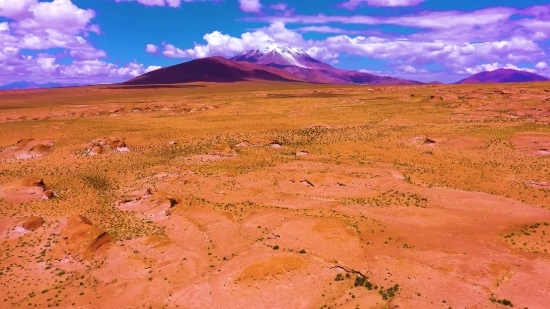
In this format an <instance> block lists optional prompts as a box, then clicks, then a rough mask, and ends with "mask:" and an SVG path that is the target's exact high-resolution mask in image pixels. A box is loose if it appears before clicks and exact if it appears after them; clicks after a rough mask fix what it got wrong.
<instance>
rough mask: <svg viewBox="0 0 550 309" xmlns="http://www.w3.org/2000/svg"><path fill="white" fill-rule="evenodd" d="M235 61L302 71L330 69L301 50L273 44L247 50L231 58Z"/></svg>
mask: <svg viewBox="0 0 550 309" xmlns="http://www.w3.org/2000/svg"><path fill="white" fill-rule="evenodd" d="M231 60H236V61H249V62H253V63H257V64H264V65H269V66H273V67H287V66H290V67H298V68H302V69H314V68H317V69H319V68H324V69H331V68H332V67H331V66H329V65H327V64H324V63H322V62H319V61H317V60H315V59H313V58H312V57H311V56H310V55H308V53H307V52H305V51H304V50H303V49H302V48H297V47H288V46H284V45H279V44H275V43H270V44H266V45H264V46H262V47H261V48H259V49H254V50H248V51H245V52H242V53H240V54H238V55H237V56H235V57H233V58H231Z"/></svg>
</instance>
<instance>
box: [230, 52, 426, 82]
mask: <svg viewBox="0 0 550 309" xmlns="http://www.w3.org/2000/svg"><path fill="white" fill-rule="evenodd" d="M231 60H233V61H240V62H243V61H244V62H252V63H255V64H261V65H266V66H270V67H276V68H280V69H284V70H285V71H287V72H289V73H291V74H292V75H294V76H296V77H297V78H299V79H301V80H304V81H307V82H311V83H324V84H371V85H410V84H421V83H419V82H416V81H411V80H404V79H399V78H395V77H387V76H377V75H373V74H368V73H361V72H359V71H346V70H341V69H336V68H333V67H332V66H330V65H328V64H326V63H323V62H321V61H318V60H316V59H313V58H312V57H311V56H310V55H308V54H307V52H305V51H304V50H303V49H301V48H293V47H286V46H281V45H277V44H272V45H269V46H267V47H266V48H265V49H263V50H259V49H254V50H249V51H245V52H242V53H240V54H238V55H236V56H235V57H233V58H231Z"/></svg>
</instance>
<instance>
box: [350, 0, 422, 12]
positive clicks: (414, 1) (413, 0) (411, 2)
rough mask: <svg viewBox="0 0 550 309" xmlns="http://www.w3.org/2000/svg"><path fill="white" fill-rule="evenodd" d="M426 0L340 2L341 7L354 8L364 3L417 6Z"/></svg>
mask: <svg viewBox="0 0 550 309" xmlns="http://www.w3.org/2000/svg"><path fill="white" fill-rule="evenodd" d="M422 2H424V0H349V1H346V2H343V3H341V4H340V6H341V7H343V8H346V9H349V10H353V9H355V8H357V7H358V6H360V5H361V4H362V3H367V4H368V5H370V6H415V5H418V4H420V3H422Z"/></svg>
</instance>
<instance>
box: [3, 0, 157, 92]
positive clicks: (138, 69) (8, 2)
mask: <svg viewBox="0 0 550 309" xmlns="http://www.w3.org/2000/svg"><path fill="white" fill-rule="evenodd" d="M95 16H96V13H95V11H94V10H90V9H82V8H79V7H78V6H76V5H75V4H73V3H72V2H71V0H53V1H47V2H39V1H38V0H0V17H3V18H6V19H8V21H6V22H1V23H0V83H8V82H12V81H13V80H18V79H21V80H33V81H36V82H47V81H71V82H75V81H77V82H78V81H80V82H87V83H97V82H109V81H121V80H126V79H129V78H132V77H135V76H138V75H140V74H143V73H145V71H147V70H153V69H155V68H156V67H154V66H151V67H148V68H145V67H144V66H143V65H141V64H137V63H129V64H126V65H124V66H119V65H115V64H111V63H107V62H105V61H103V60H100V59H101V58H105V57H107V53H106V52H105V51H103V50H100V49H97V48H95V47H94V46H92V44H90V42H88V40H86V39H85V37H86V36H87V35H88V32H95V33H97V34H100V33H101V29H100V27H99V26H98V25H95V24H92V19H93V18H94V17H95ZM52 48H62V49H65V52H63V53H61V54H57V55H52V54H48V53H47V52H46V53H44V52H42V53H38V54H37V55H35V56H31V55H28V54H27V53H26V51H27V50H46V51H47V50H49V49H52ZM60 57H71V58H72V61H71V60H70V62H69V63H68V64H66V63H64V64H60V63H58V62H57V60H58V58H60Z"/></svg>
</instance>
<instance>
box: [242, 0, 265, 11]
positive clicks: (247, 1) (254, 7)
mask: <svg viewBox="0 0 550 309" xmlns="http://www.w3.org/2000/svg"><path fill="white" fill-rule="evenodd" d="M239 3H240V8H241V10H242V11H243V12H247V13H259V12H261V10H262V4H261V3H260V0H239Z"/></svg>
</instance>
